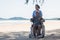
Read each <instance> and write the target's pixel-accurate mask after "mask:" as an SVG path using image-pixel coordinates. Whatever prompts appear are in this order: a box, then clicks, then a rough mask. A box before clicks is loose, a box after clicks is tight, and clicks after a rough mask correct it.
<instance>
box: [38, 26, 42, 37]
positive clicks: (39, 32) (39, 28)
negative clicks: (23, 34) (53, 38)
mask: <svg viewBox="0 0 60 40" xmlns="http://www.w3.org/2000/svg"><path fill="white" fill-rule="evenodd" d="M40 34H41V25H38V32H37V36H39V35H40Z"/></svg>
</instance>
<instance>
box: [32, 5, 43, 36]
mask: <svg viewBox="0 0 60 40" xmlns="http://www.w3.org/2000/svg"><path fill="white" fill-rule="evenodd" d="M35 9H36V10H35V11H33V15H32V17H33V18H31V21H32V22H33V25H32V28H33V35H34V37H36V33H37V36H39V35H41V33H40V31H41V28H42V24H43V21H44V20H43V18H42V11H41V10H39V9H40V6H39V5H38V4H36V5H35Z"/></svg>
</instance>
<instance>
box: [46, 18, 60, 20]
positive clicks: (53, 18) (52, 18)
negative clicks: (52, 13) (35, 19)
mask: <svg viewBox="0 0 60 40" xmlns="http://www.w3.org/2000/svg"><path fill="white" fill-rule="evenodd" d="M46 20H60V18H50V19H46Z"/></svg>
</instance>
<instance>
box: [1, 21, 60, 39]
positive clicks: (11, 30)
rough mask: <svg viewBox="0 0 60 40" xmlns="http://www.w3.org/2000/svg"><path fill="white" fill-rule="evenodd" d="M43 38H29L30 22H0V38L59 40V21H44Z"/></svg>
mask: <svg viewBox="0 0 60 40" xmlns="http://www.w3.org/2000/svg"><path fill="white" fill-rule="evenodd" d="M44 25H45V30H46V34H45V38H40V39H31V38H29V37H28V36H29V33H30V27H31V23H10V22H5V23H0V40H60V21H46V22H45V23H44Z"/></svg>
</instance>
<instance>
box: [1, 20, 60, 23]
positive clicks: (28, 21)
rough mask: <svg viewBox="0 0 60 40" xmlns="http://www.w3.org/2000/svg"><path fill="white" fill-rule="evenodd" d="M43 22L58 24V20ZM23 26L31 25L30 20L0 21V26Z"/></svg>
mask: <svg viewBox="0 0 60 40" xmlns="http://www.w3.org/2000/svg"><path fill="white" fill-rule="evenodd" d="M45 22H60V20H45ZM6 23H7V24H9V23H10V24H14V23H15V24H25V23H29V24H31V23H32V22H30V20H0V24H6Z"/></svg>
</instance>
